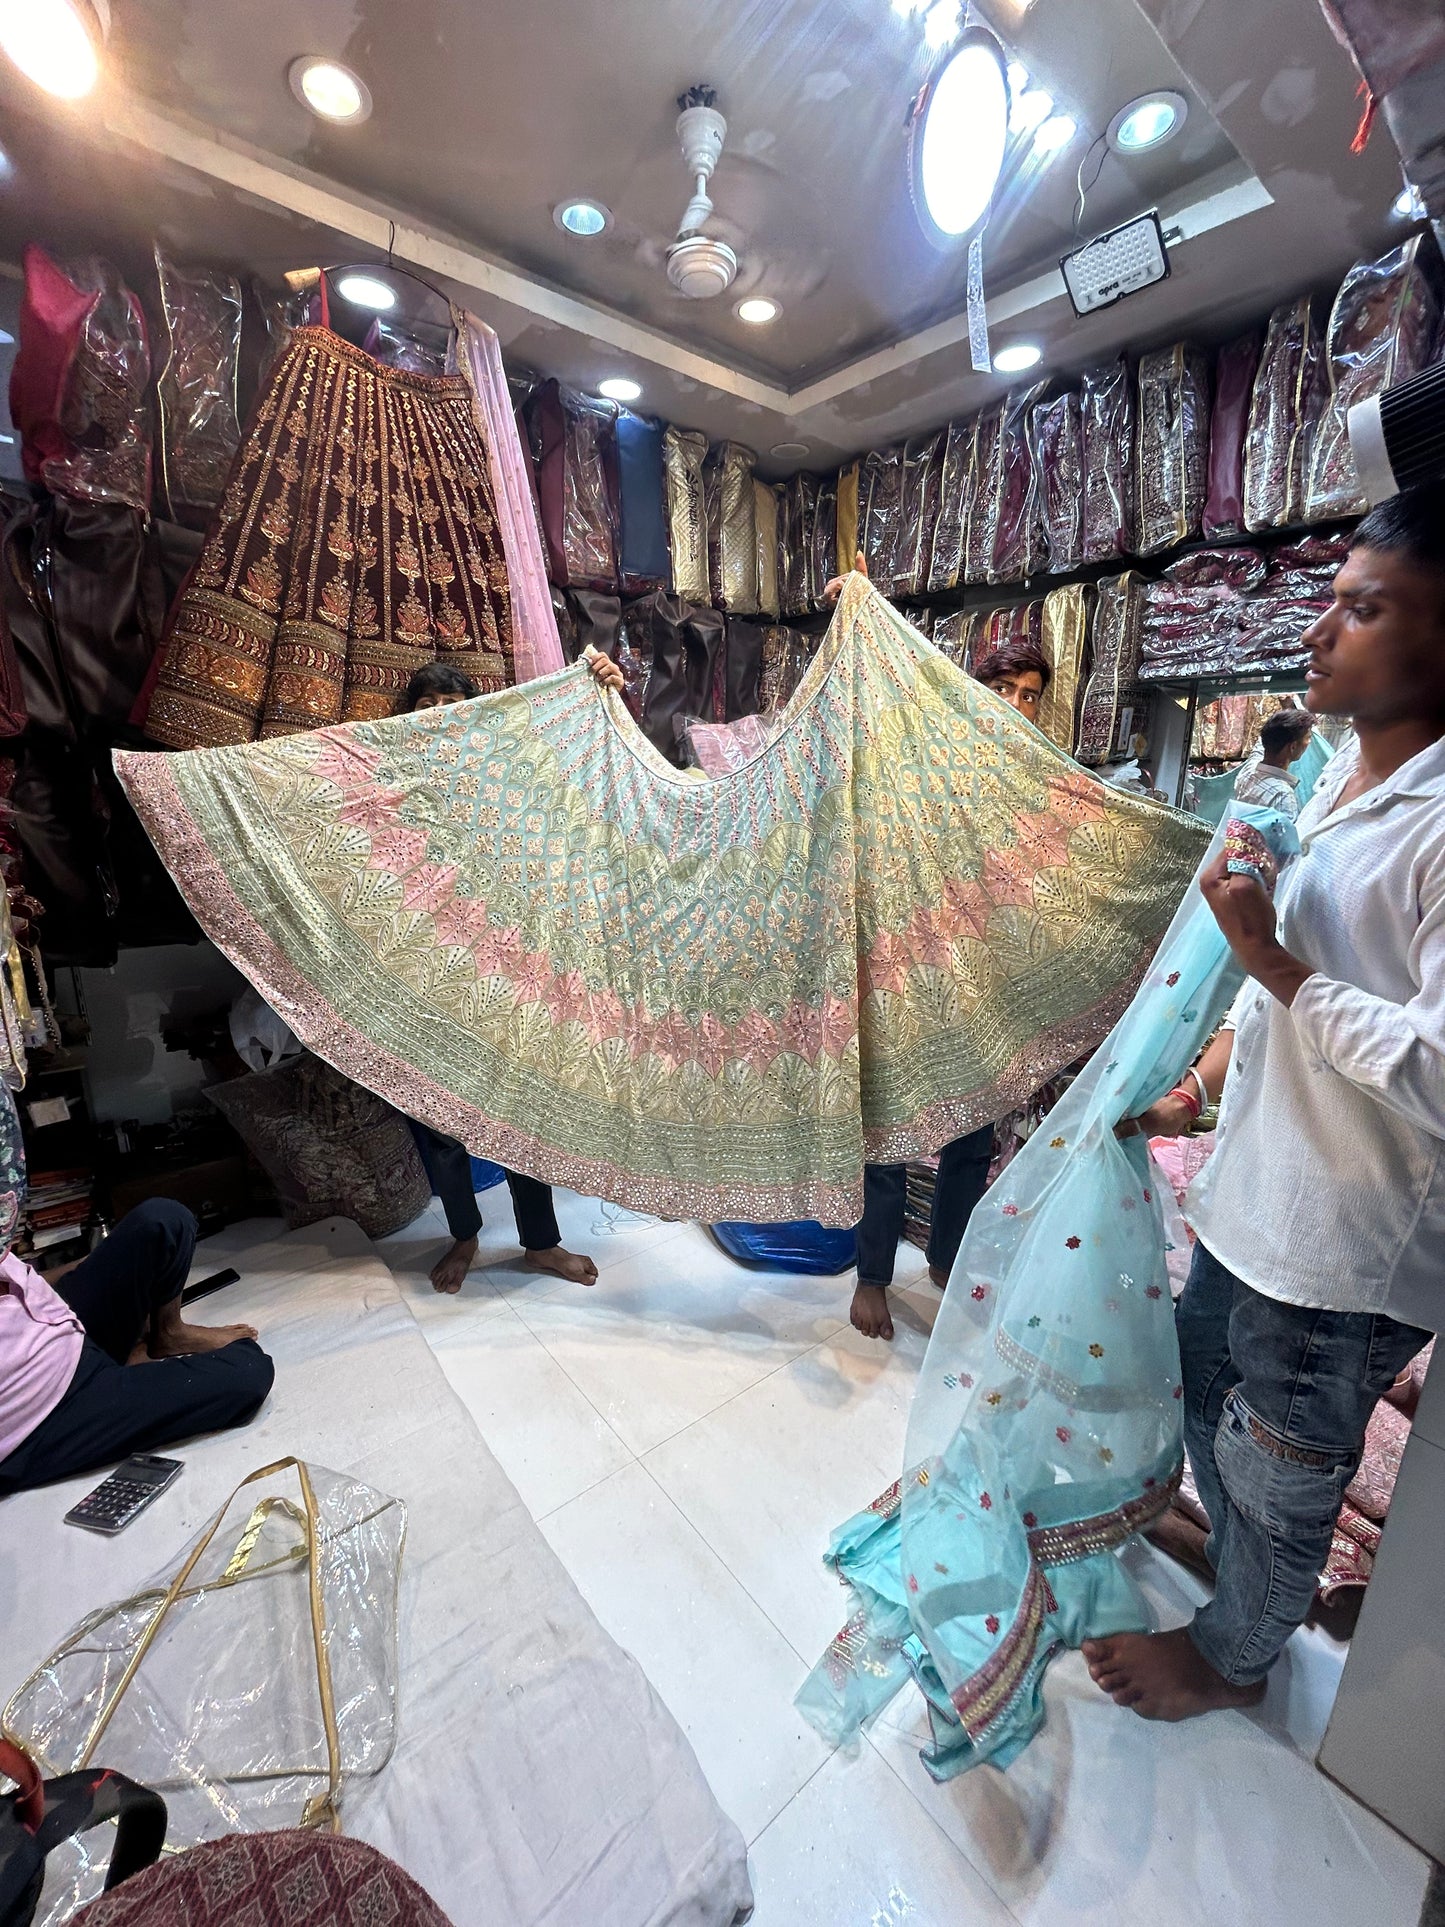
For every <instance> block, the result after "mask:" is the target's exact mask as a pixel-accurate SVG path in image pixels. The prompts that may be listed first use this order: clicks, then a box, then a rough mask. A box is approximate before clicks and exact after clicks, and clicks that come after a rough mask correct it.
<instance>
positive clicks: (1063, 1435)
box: [1054, 1425, 1074, 1445]
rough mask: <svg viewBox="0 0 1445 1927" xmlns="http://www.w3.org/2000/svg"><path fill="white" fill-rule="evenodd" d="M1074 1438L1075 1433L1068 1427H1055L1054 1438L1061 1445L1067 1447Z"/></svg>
mask: <svg viewBox="0 0 1445 1927" xmlns="http://www.w3.org/2000/svg"><path fill="white" fill-rule="evenodd" d="M1073 1436H1074V1435H1073V1433H1072V1432H1071V1431H1070V1430H1069V1428H1068V1426H1067V1425H1057V1426H1055V1427H1054V1437H1055V1438H1056V1439H1057V1440H1058V1441H1059V1444H1060V1445H1067V1444H1068V1442H1069V1440H1070V1439H1071V1438H1072V1437H1073Z"/></svg>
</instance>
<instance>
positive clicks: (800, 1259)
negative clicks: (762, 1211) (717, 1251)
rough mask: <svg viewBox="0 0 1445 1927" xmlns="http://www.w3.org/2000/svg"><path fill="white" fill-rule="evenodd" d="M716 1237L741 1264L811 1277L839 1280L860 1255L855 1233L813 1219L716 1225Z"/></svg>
mask: <svg viewBox="0 0 1445 1927" xmlns="http://www.w3.org/2000/svg"><path fill="white" fill-rule="evenodd" d="M712 1235H713V1236H714V1238H716V1239H717V1241H718V1243H719V1244H720V1245H721V1246H722V1248H723V1250H724V1251H725V1252H726V1253H727V1254H728V1256H729V1257H730V1258H735V1259H736V1260H737V1262H738V1263H739V1264H740V1265H752V1266H755V1267H762V1268H764V1269H766V1270H768V1271H791V1272H798V1273H801V1274H803V1275H804V1276H809V1277H822V1278H832V1277H836V1276H837V1274H838V1273H839V1272H840V1271H846V1270H847V1269H848V1267H849V1266H850V1265H851V1264H854V1263H855V1262H856V1261H857V1256H858V1237H857V1233H856V1232H855V1231H852V1230H846V1231H830V1230H828V1229H827V1227H826V1226H824V1225H821V1224H818V1223H816V1222H815V1221H814V1220H813V1219H811V1218H800V1219H797V1220H795V1221H794V1222H793V1223H792V1224H727V1223H724V1224H715V1225H714V1226H713V1227H712Z"/></svg>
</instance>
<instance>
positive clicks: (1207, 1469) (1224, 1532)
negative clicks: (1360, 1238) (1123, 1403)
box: [1176, 1244, 1430, 1686]
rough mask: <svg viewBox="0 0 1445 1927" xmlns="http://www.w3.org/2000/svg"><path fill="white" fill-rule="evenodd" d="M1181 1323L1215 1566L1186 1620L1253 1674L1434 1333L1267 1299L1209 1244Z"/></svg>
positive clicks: (1266, 1661) (1300, 1596)
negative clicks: (1388, 1405)
mask: <svg viewBox="0 0 1445 1927" xmlns="http://www.w3.org/2000/svg"><path fill="white" fill-rule="evenodd" d="M1176 1321H1177V1325H1178V1331H1179V1351H1180V1356H1181V1358H1182V1361H1183V1367H1184V1372H1183V1379H1184V1444H1185V1447H1186V1449H1187V1451H1188V1453H1189V1462H1190V1464H1191V1466H1192V1467H1193V1468H1194V1480H1195V1484H1196V1485H1197V1486H1198V1488H1199V1497H1200V1501H1201V1503H1202V1504H1203V1506H1204V1509H1205V1511H1206V1512H1207V1513H1208V1514H1209V1520H1210V1524H1211V1526H1212V1527H1213V1531H1212V1532H1211V1534H1210V1538H1209V1543H1208V1545H1207V1546H1206V1548H1205V1550H1206V1553H1207V1554H1208V1558H1209V1562H1210V1564H1211V1565H1212V1566H1213V1567H1214V1570H1215V1574H1216V1585H1215V1591H1214V1598H1213V1599H1212V1600H1211V1601H1210V1602H1209V1604H1208V1605H1206V1606H1202V1607H1201V1608H1200V1610H1199V1611H1198V1612H1197V1613H1196V1614H1195V1616H1194V1622H1193V1624H1192V1625H1191V1626H1190V1629H1189V1631H1190V1635H1191V1637H1192V1638H1193V1640H1194V1643H1195V1645H1196V1646H1197V1647H1198V1648H1199V1650H1200V1652H1201V1653H1202V1654H1203V1655H1204V1657H1205V1658H1206V1659H1207V1660H1208V1661H1209V1663H1210V1665H1211V1666H1212V1667H1213V1668H1214V1670H1215V1671H1216V1672H1217V1673H1219V1674H1221V1675H1222V1676H1223V1677H1224V1678H1225V1679H1227V1680H1229V1681H1230V1682H1231V1683H1232V1684H1233V1685H1236V1686H1248V1685H1252V1684H1253V1683H1254V1682H1255V1681H1256V1680H1260V1679H1263V1678H1264V1676H1265V1674H1266V1673H1267V1672H1268V1671H1269V1669H1270V1667H1271V1666H1272V1665H1273V1664H1274V1662H1275V1660H1276V1659H1277V1658H1278V1657H1279V1655H1280V1653H1281V1651H1282V1650H1283V1648H1284V1645H1285V1642H1286V1641H1287V1640H1288V1639H1289V1636H1290V1634H1291V1633H1293V1632H1294V1630H1295V1629H1296V1627H1298V1626H1301V1625H1303V1624H1304V1620H1305V1615H1306V1614H1307V1613H1308V1612H1309V1609H1310V1604H1311V1601H1312V1600H1313V1599H1314V1595H1315V1586H1316V1583H1317V1581H1318V1579H1319V1575H1320V1573H1321V1571H1322V1570H1323V1568H1324V1564H1325V1559H1326V1557H1327V1555H1328V1553H1329V1549H1330V1538H1331V1535H1332V1534H1333V1532H1334V1529H1335V1520H1336V1519H1337V1518H1338V1517H1339V1511H1340V1505H1341V1502H1342V1501H1343V1499H1344V1496H1345V1488H1346V1487H1347V1486H1348V1485H1349V1483H1350V1480H1351V1479H1352V1478H1353V1477H1354V1476H1355V1472H1356V1470H1357V1468H1358V1466H1359V1463H1360V1454H1361V1451H1362V1450H1363V1447H1364V1443H1365V1427H1366V1426H1367V1425H1368V1424H1369V1420H1370V1414H1371V1412H1372V1411H1373V1410H1374V1408H1375V1404H1376V1402H1377V1400H1378V1399H1379V1398H1380V1397H1381V1396H1382V1394H1383V1393H1385V1392H1387V1391H1389V1389H1390V1387H1391V1385H1392V1384H1393V1383H1394V1382H1395V1379H1396V1377H1397V1376H1398V1375H1399V1373H1400V1372H1401V1370H1402V1369H1403V1368H1404V1367H1405V1366H1406V1365H1408V1364H1409V1362H1410V1360H1411V1359H1412V1358H1413V1357H1414V1356H1415V1354H1416V1352H1418V1351H1419V1350H1420V1349H1421V1347H1422V1346H1424V1345H1426V1344H1428V1343H1429V1339H1430V1334H1429V1333H1428V1332H1424V1331H1418V1330H1417V1329H1416V1328H1415V1327H1414V1326H1413V1325H1402V1324H1400V1323H1399V1322H1398V1320H1396V1319H1393V1318H1386V1317H1384V1316H1383V1315H1382V1314H1378V1313H1372V1312H1352V1311H1320V1310H1316V1309H1313V1308H1311V1307H1309V1306H1304V1305H1287V1304H1282V1303H1281V1302H1280V1301H1279V1300H1278V1299H1276V1298H1266V1297H1265V1296H1264V1295H1263V1293H1262V1292H1257V1291H1253V1290H1251V1288H1250V1287H1249V1286H1248V1285H1246V1284H1243V1283H1241V1281H1240V1280H1239V1279H1238V1278H1236V1277H1235V1275H1234V1273H1233V1272H1232V1271H1230V1270H1229V1269H1228V1268H1227V1267H1226V1266H1224V1265H1222V1264H1221V1263H1220V1262H1219V1260H1218V1259H1217V1258H1216V1257H1215V1256H1214V1254H1213V1253H1212V1252H1209V1251H1206V1250H1205V1248H1204V1246H1203V1245H1202V1244H1199V1245H1196V1246H1195V1247H1194V1263H1193V1265H1192V1267H1191V1269H1190V1272H1189V1282H1188V1284H1187V1285H1186V1286H1185V1287H1184V1292H1183V1295H1182V1296H1181V1298H1180V1300H1179V1304H1178V1307H1177V1309H1176Z"/></svg>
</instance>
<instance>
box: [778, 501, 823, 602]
mask: <svg viewBox="0 0 1445 1927" xmlns="http://www.w3.org/2000/svg"><path fill="white" fill-rule="evenodd" d="M817 513H818V478H817V476H816V475H795V476H794V477H793V478H792V480H791V481H790V482H789V483H788V486H787V492H786V495H785V497H784V536H783V546H782V569H783V574H782V584H781V600H782V604H783V614H784V615H785V616H805V615H808V614H809V613H810V612H811V610H812V609H813V606H814V604H815V603H816V602H817V600H818V598H819V596H820V595H821V593H822V590H823V583H822V582H818V581H817V580H816V578H815V570H816V567H817V560H816V557H815V555H814V553H813V526H814V523H815V521H816V519H817ZM826 579H827V578H826V577H825V578H824V581H826Z"/></svg>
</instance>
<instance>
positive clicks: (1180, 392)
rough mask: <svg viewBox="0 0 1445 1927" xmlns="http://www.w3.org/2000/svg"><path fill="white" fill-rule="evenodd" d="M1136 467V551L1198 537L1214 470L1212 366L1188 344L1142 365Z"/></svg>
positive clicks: (1162, 352) (1178, 344)
mask: <svg viewBox="0 0 1445 1927" xmlns="http://www.w3.org/2000/svg"><path fill="white" fill-rule="evenodd" d="M1137 466H1138V481H1139V503H1138V514H1137V518H1136V524H1135V539H1134V547H1135V552H1136V553H1137V554H1139V555H1156V554H1157V553H1158V552H1159V550H1160V549H1167V548H1172V547H1173V546H1174V545H1175V544H1176V543H1179V542H1187V541H1188V540H1189V539H1190V537H1191V536H1195V535H1198V533H1199V525H1200V521H1201V519H1202V517H1203V514H1204V495H1205V489H1206V487H1207V485H1208V471H1209V364H1208V362H1207V361H1206V359H1205V357H1204V355H1203V353H1202V352H1201V351H1200V350H1199V349H1198V348H1193V347H1190V346H1189V345H1188V343H1186V342H1182V341H1181V342H1176V343H1175V345H1174V346H1173V347H1172V348H1160V349H1157V350H1156V351H1155V352H1154V353H1153V354H1148V355H1145V356H1143V357H1142V358H1141V360H1140V362H1139V458H1138V464H1137Z"/></svg>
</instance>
